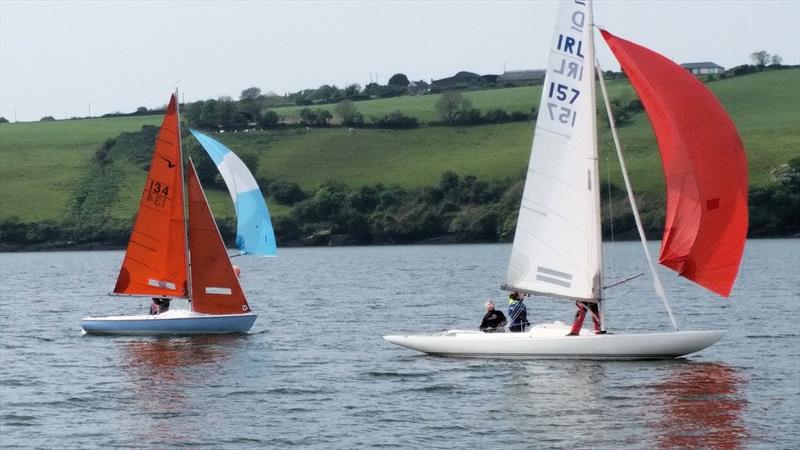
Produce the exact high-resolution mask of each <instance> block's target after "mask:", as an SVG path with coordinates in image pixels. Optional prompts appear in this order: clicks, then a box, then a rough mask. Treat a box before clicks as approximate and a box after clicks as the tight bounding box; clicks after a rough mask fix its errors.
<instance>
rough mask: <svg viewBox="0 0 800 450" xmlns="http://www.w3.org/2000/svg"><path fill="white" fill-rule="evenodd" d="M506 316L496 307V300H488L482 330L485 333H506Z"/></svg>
mask: <svg viewBox="0 0 800 450" xmlns="http://www.w3.org/2000/svg"><path fill="white" fill-rule="evenodd" d="M505 326H506V316H505V314H503V312H502V311H497V310H495V309H494V302H492V301H491V300H490V301H488V302H486V315H485V316H483V320H482V321H481V326H480V330H481V331H483V332H484V333H505V331H506V330H505V328H504V327H505Z"/></svg>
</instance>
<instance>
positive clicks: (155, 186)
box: [146, 180, 169, 208]
mask: <svg viewBox="0 0 800 450" xmlns="http://www.w3.org/2000/svg"><path fill="white" fill-rule="evenodd" d="M146 192H147V197H146V200H147V201H148V202H149V203H152V204H153V205H155V206H158V207H159V208H162V207H163V206H164V204H165V203H166V201H167V194H169V186H167V185H166V184H164V183H161V182H159V181H153V180H147V188H146Z"/></svg>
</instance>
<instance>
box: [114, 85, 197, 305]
mask: <svg viewBox="0 0 800 450" xmlns="http://www.w3.org/2000/svg"><path fill="white" fill-rule="evenodd" d="M182 172H183V163H182V161H181V150H180V128H179V124H178V110H177V99H176V97H175V95H173V96H172V97H171V98H170V101H169V106H167V112H166V114H165V115H164V121H163V123H162V124H161V130H160V131H159V132H158V137H157V138H156V145H155V149H154V151H153V159H152V161H151V162H150V171H149V173H148V174H147V181H146V182H145V185H144V191H143V192H142V198H141V200H140V201H139V212H138V214H137V215H136V222H135V224H134V225H133V231H132V233H131V238H130V241H129V242H128V249H127V251H126V253H125V259H124V261H123V262H122V268H121V270H120V273H119V277H118V278H117V284H116V286H115V287H114V292H115V293H117V294H130V295H148V296H172V297H182V296H186V273H187V269H186V231H185V224H184V208H183V180H182Z"/></svg>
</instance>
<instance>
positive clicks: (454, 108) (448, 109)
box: [435, 91, 472, 124]
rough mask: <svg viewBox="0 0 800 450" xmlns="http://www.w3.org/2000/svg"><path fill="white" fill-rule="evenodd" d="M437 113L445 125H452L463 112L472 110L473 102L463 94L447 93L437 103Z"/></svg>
mask: <svg viewBox="0 0 800 450" xmlns="http://www.w3.org/2000/svg"><path fill="white" fill-rule="evenodd" d="M435 106H436V112H437V113H439V117H440V118H441V119H442V121H443V122H444V123H447V124H452V123H454V122H455V121H456V119H457V118H458V114H459V113H460V112H462V111H468V110H469V109H471V108H472V102H470V101H469V100H468V99H466V98H464V96H463V95H462V94H461V92H456V91H445V92H444V93H442V96H441V97H440V98H439V100H437V101H436V105H435Z"/></svg>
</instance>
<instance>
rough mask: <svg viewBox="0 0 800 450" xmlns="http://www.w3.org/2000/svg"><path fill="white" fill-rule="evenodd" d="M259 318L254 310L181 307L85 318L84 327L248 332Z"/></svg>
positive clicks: (129, 331)
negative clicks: (237, 311) (208, 310)
mask: <svg viewBox="0 0 800 450" xmlns="http://www.w3.org/2000/svg"><path fill="white" fill-rule="evenodd" d="M257 317H258V316H257V315H256V314H253V313H249V314H230V315H211V314H200V313H195V312H191V311H182V310H178V311H168V312H166V313H163V314H159V315H156V316H144V315H143V316H109V317H86V318H84V319H83V320H81V327H82V328H83V331H84V332H85V333H86V334H99V335H128V336H130V335H134V336H137V335H138V336H157V335H201V334H235V333H247V331H249V330H250V328H251V327H252V326H253V323H255V321H256V318H257Z"/></svg>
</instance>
